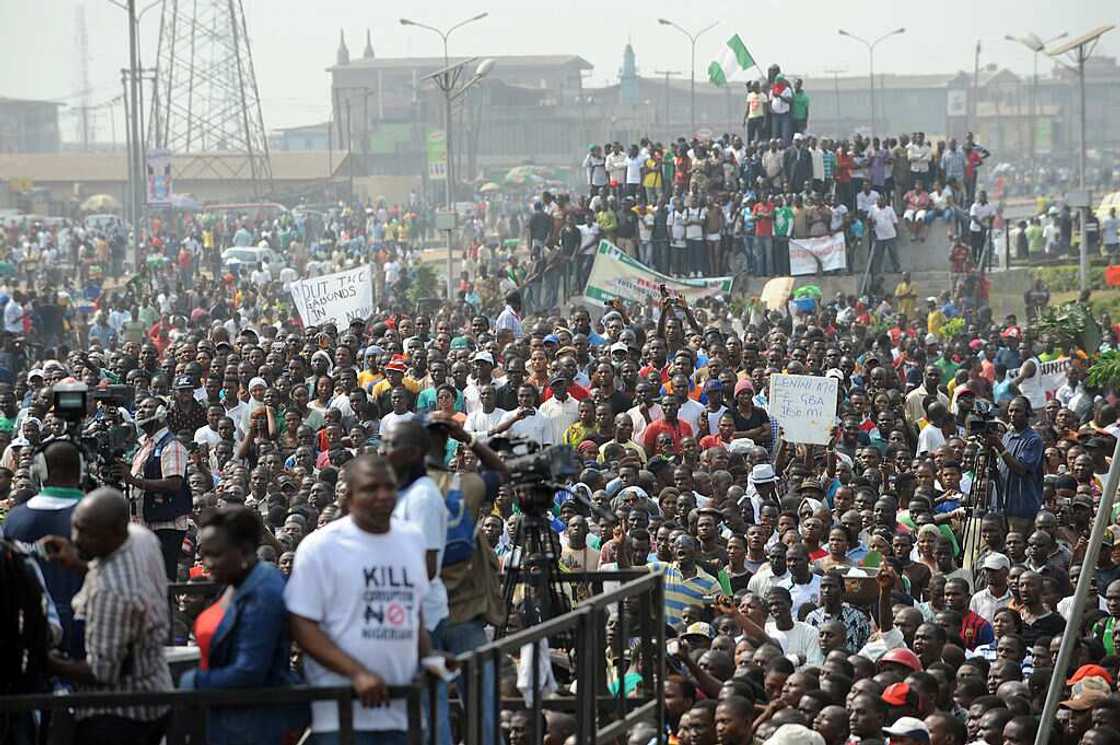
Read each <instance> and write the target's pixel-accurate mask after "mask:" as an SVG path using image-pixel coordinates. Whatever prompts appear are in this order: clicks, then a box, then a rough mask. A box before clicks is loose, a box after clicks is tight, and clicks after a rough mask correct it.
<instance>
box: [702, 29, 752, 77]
mask: <svg viewBox="0 0 1120 745" xmlns="http://www.w3.org/2000/svg"><path fill="white" fill-rule="evenodd" d="M752 67H754V58H753V57H751V53H750V52H748V51H747V45H746V44H744V43H743V40H742V39H740V38H739V34H735V35H734V36H732V37H731V38H730V39H728V40H727V47H726V48H725V49H724V50H723V54H722V55H721V56H720V58H719V60H717V61H715V62H712V63H711V64H710V65H708V80H710V81H711V82H712V84H713V85H727V81H728V80H730V79H731V78H732V77H733V76H734V75H735V73H737V72H740V71H743V72H745V71H747V70H749V69H750V68H752Z"/></svg>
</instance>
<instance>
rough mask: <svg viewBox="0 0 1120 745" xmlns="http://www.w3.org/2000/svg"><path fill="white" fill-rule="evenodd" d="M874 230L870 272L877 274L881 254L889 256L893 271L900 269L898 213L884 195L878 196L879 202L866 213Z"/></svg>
mask: <svg viewBox="0 0 1120 745" xmlns="http://www.w3.org/2000/svg"><path fill="white" fill-rule="evenodd" d="M867 217H868V219H870V220H871V225H872V226H873V227H874V230H875V246H874V249H873V253H872V255H871V258H872V261H871V273H872V274H878V273H879V269H880V267H882V265H883V254H884V253H886V254H887V255H888V256H890V258H891V265H892V266H893V267H894V271H895V273H898V272H901V271H902V265H901V264H899V262H898V227H897V226H898V215H897V214H896V213H895V211H894V207H892V206H891V205H890V203H888V202H887V198H886V197H885V196H882V195H880V196H879V204H878V205H876V206H875V207H873V208H872V210H871V212H869V213H868V215H867Z"/></svg>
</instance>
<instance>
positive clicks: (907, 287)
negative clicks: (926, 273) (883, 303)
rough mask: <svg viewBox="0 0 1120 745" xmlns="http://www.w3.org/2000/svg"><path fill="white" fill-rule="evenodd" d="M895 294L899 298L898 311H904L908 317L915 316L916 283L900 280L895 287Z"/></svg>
mask: <svg viewBox="0 0 1120 745" xmlns="http://www.w3.org/2000/svg"><path fill="white" fill-rule="evenodd" d="M894 296H895V298H896V299H897V300H898V312H899V313H904V314H905V315H906V317H907V318H913V317H914V285H913V284H911V283H910V282H899V283H898V284H897V285H896V286H895V288H894Z"/></svg>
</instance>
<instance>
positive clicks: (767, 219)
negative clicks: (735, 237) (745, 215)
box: [751, 202, 774, 238]
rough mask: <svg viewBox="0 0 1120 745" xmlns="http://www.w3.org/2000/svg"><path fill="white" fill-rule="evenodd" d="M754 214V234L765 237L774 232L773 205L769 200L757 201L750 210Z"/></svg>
mask: <svg viewBox="0 0 1120 745" xmlns="http://www.w3.org/2000/svg"><path fill="white" fill-rule="evenodd" d="M751 214H752V215H754V234H755V235H756V236H760V237H763V238H767V237H769V236H771V235H773V234H774V205H773V204H772V203H771V202H758V203H757V204H755V206H754V208H753V209H752V210H751Z"/></svg>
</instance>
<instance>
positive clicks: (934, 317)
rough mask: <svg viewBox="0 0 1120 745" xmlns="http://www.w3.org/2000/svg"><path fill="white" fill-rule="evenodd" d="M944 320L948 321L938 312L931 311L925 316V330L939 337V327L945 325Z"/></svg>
mask: <svg viewBox="0 0 1120 745" xmlns="http://www.w3.org/2000/svg"><path fill="white" fill-rule="evenodd" d="M946 320H948V319H946V318H945V314H944V313H942V312H941V311H940V310H932V311H930V313H929V315H928V316H926V328H927V329H928V330H929V332H930V333H931V334H937V335H938V336H940V335H941V327H942V326H944V325H945V321H946Z"/></svg>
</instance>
